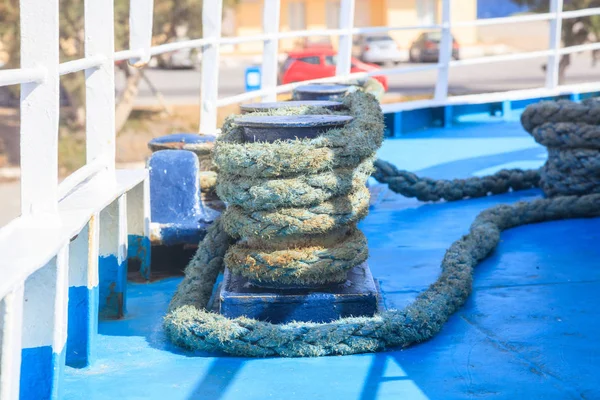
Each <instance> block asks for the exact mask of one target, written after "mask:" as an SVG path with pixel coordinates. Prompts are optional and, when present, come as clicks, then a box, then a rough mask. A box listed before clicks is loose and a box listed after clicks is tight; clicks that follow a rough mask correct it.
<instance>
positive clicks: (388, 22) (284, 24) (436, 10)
mask: <svg viewBox="0 0 600 400" xmlns="http://www.w3.org/2000/svg"><path fill="white" fill-rule="evenodd" d="M495 1H498V0H495ZM262 7H263V1H262V0H241V1H240V3H239V4H238V6H237V8H236V10H235V12H233V13H228V14H227V18H228V21H227V25H228V26H229V27H230V29H231V34H235V35H237V36H249V35H258V34H260V33H262ZM441 7H442V1H441V0H356V11H355V17H354V24H355V26H357V27H361V26H416V25H430V24H436V23H439V22H440V20H441V10H442V8H441ZM339 10H340V1H339V0H282V1H281V20H280V25H281V31H283V32H285V31H295V30H304V29H336V28H339ZM476 18H477V0H458V1H456V2H455V3H454V6H453V9H452V20H453V21H466V20H473V19H476ZM422 32H423V31H422V30H412V31H392V32H390V35H391V36H392V37H393V38H394V39H395V40H396V42H397V43H398V45H399V46H400V47H401V48H404V49H407V48H408V47H409V46H410V44H411V43H412V41H413V40H414V39H416V38H417V36H419V34H421V33H422ZM453 33H454V36H455V37H456V39H457V40H458V42H459V43H460V44H461V45H462V46H469V45H473V44H475V43H476V42H477V29H476V28H461V29H456V30H454V32H453ZM323 39H325V38H323V37H315V38H309V39H308V40H310V41H322V40H323ZM331 42H332V44H333V45H334V46H335V45H336V42H337V40H336V38H332V39H331ZM302 45H303V41H302V40H298V39H284V40H281V41H280V50H281V51H288V50H291V49H293V48H295V47H300V46H302ZM232 50H233V49H232ZM261 50H262V43H260V42H258V43H244V44H240V45H238V46H237V48H236V49H235V51H237V52H242V53H258V52H260V51H261Z"/></svg>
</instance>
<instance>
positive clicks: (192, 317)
mask: <svg viewBox="0 0 600 400" xmlns="http://www.w3.org/2000/svg"><path fill="white" fill-rule="evenodd" d="M528 110H529V111H526V112H525V113H524V117H523V121H524V122H523V126H525V127H526V129H528V130H529V131H530V132H531V133H532V135H533V136H534V138H536V140H537V141H538V142H540V143H542V144H544V145H547V146H549V147H550V152H549V153H550V156H549V160H548V162H547V164H546V165H545V167H544V168H543V169H542V172H541V173H540V172H539V171H537V170H531V171H522V170H503V171H500V172H498V173H496V174H493V175H491V176H489V177H483V178H469V179H464V180H453V181H443V180H439V181H436V180H432V179H428V178H418V177H417V176H416V175H414V174H411V173H409V172H407V171H400V170H398V169H397V168H395V167H394V166H393V165H391V164H389V163H387V162H385V161H382V160H378V161H376V162H375V168H376V171H375V174H374V176H375V177H376V178H377V179H378V180H379V181H381V182H385V183H387V184H388V185H389V186H390V188H391V189H392V190H394V191H398V192H400V193H402V194H404V195H405V196H410V197H417V198H419V199H420V200H425V201H437V200H440V199H446V200H459V199H461V198H465V197H482V196H486V195H488V194H498V193H503V192H506V191H508V190H521V189H527V188H532V187H537V186H538V185H540V182H541V185H542V188H543V189H544V191H545V192H546V194H547V195H550V196H554V195H557V194H561V196H556V197H551V198H545V199H539V200H535V201H532V202H518V203H515V204H513V205H498V206H495V207H491V208H489V209H487V210H485V211H483V212H481V213H480V214H479V215H478V216H477V217H476V219H475V221H474V222H473V223H472V225H471V226H470V229H469V232H468V233H467V234H466V235H464V236H463V237H462V238H460V239H459V240H457V241H455V242H454V243H453V244H452V245H451V246H450V248H449V249H448V250H447V251H446V253H445V255H444V258H443V260H442V263H441V275H440V276H439V278H438V279H437V280H436V281H435V282H434V283H433V284H432V285H430V286H429V287H428V288H427V289H426V290H425V291H424V292H422V293H421V294H419V295H418V296H417V298H416V300H415V301H414V302H413V303H412V304H410V305H408V306H407V307H405V308H404V309H402V310H388V311H384V312H381V313H379V314H377V315H375V316H374V317H370V318H369V317H360V318H343V319H339V320H337V321H334V322H330V323H321V324H319V323H288V324H280V325H276V324H271V323H268V322H261V321H257V320H252V319H248V318H244V317H241V318H235V319H228V318H226V317H224V316H222V315H219V314H216V313H213V312H211V311H209V310H208V309H207V307H208V305H209V301H210V297H211V294H212V291H213V288H214V284H215V282H216V279H217V277H218V275H219V273H220V272H221V271H222V270H223V268H224V265H225V260H226V259H228V258H229V263H230V264H231V265H235V264H236V263H237V264H245V265H244V268H246V272H247V273H248V275H247V276H251V274H252V268H253V267H254V265H250V264H249V263H248V259H252V260H253V262H256V260H258V261H259V262H262V263H263V266H272V267H275V268H273V270H274V271H277V272H276V273H278V274H283V275H285V274H287V273H288V271H286V270H285V267H283V268H282V263H280V262H279V260H277V261H275V262H274V261H273V259H272V257H278V256H280V254H279V253H277V252H278V251H279V250H278V249H270V250H269V251H268V252H263V251H262V249H261V248H260V246H257V242H256V241H255V242H253V243H252V244H251V245H250V246H247V243H246V242H237V243H236V244H234V243H235V241H236V240H237V239H238V238H240V237H249V236H252V235H253V234H255V233H256V232H255V231H253V229H256V227H257V226H259V227H260V230H261V232H260V234H259V235H258V236H255V237H259V238H268V239H271V240H272V241H273V242H274V243H280V242H281V243H283V242H285V240H298V239H299V238H301V237H303V236H306V235H320V234H324V233H326V232H330V231H331V227H334V226H346V228H345V229H347V231H345V233H344V232H341V233H339V235H347V237H349V238H353V245H354V249H356V250H357V252H356V253H355V254H350V255H348V254H345V255H341V256H338V257H340V258H344V257H350V258H353V259H354V258H359V259H360V257H361V256H360V255H357V254H360V251H359V250H360V248H366V246H362V242H361V241H362V240H363V238H364V236H362V237H361V236H360V235H359V234H357V233H356V232H360V231H357V230H356V231H355V230H353V229H351V224H352V223H353V222H355V221H357V220H358V219H360V218H362V217H363V216H364V215H366V212H367V207H368V193H366V194H365V193H362V194H361V191H356V190H354V191H351V192H350V194H348V195H346V196H338V197H334V198H332V199H331V200H325V199H326V198H327V196H325V197H323V198H322V200H320V201H321V202H320V203H318V204H317V205H315V206H313V207H306V208H300V209H297V208H288V209H282V208H275V209H271V208H270V206H268V204H269V202H268V201H265V202H264V203H260V204H263V206H264V207H259V208H261V209H260V210H254V211H252V212H249V211H248V210H246V209H245V208H244V207H243V206H244V204H242V203H243V201H241V202H240V204H237V205H234V206H230V207H229V208H228V210H227V212H226V213H225V214H224V215H223V216H222V217H221V218H219V219H218V220H217V221H215V223H214V224H213V225H212V226H211V227H210V228H209V230H208V233H207V235H206V237H205V239H204V240H203V241H202V242H201V243H200V246H199V248H198V251H197V253H196V256H195V257H194V259H193V260H192V262H191V263H190V264H189V265H188V267H187V268H186V272H185V274H186V276H185V278H184V280H183V281H182V283H181V284H180V285H179V287H178V289H177V292H176V294H175V296H174V297H173V300H172V301H171V304H170V306H169V312H168V314H167V316H166V317H165V320H164V327H165V330H166V333H167V336H168V337H169V339H170V340H171V341H172V342H174V343H175V344H177V345H179V346H182V347H185V348H188V349H191V350H202V351H222V352H225V353H227V354H231V355H235V356H250V357H267V356H281V357H311V356H326V355H348V354H357V353H365V352H374V351H380V350H384V349H387V348H390V347H398V346H400V347H405V346H409V345H411V344H414V343H418V342H422V341H424V340H427V339H429V338H431V337H432V336H433V335H435V334H436V333H437V332H439V331H440V330H441V328H442V326H443V324H444V323H445V322H446V321H447V320H448V318H449V317H450V316H451V315H452V314H453V313H454V312H455V311H456V310H457V309H458V308H459V307H461V306H462V305H463V304H464V302H465V300H466V299H467V297H468V296H469V294H470V293H471V291H472V282H473V271H474V268H475V266H476V265H477V264H478V263H479V262H480V261H481V260H483V259H484V258H485V257H487V255H489V254H490V252H491V251H493V250H494V248H495V247H496V246H497V245H498V243H499V241H500V234H501V232H502V231H503V230H506V229H510V228H514V227H517V226H520V225H525V224H531V223H538V222H544V221H552V220H559V219H567V218H588V217H598V216H600V193H594V194H585V195H583V196H577V194H583V193H586V192H585V191H586V190H587V191H588V192H593V191H598V190H599V188H600V182H599V181H598V172H599V171H600V170H599V169H597V168H596V166H597V163H596V159H595V158H594V157H597V153H598V148H599V147H598V142H599V136H598V134H597V133H596V132H598V131H599V130H598V129H596V128H594V127H593V126H591V125H586V124H593V123H600V106H599V103H598V102H593V101H588V102H587V103H585V104H584V105H583V106H580V105H576V106H574V105H571V104H566V103H564V102H563V103H560V104H558V105H555V104H550V105H544V104H542V103H540V105H535V106H532V107H530V108H528ZM305 111H306V110H305ZM572 118H578V119H580V121H578V122H572ZM548 121H550V123H548ZM230 132H231V134H235V129H232V130H230ZM353 137H354V138H356V137H357V136H356V135H355V136H353ZM342 138H343V135H340V136H338V137H337V138H335V137H334V138H333V141H328V140H327V139H325V140H323V142H312V143H310V145H306V144H307V143H303V144H302V143H301V144H298V146H299V147H298V151H299V152H298V153H294V154H295V155H296V156H298V155H300V158H301V160H300V162H299V163H293V162H290V163H289V166H290V169H291V172H289V171H288V172H289V173H290V174H291V175H290V176H293V175H294V174H298V173H299V171H300V170H301V168H300V167H298V165H299V164H301V165H302V168H311V171H312V172H313V173H315V174H319V173H324V174H326V173H327V171H328V170H331V169H335V168H344V167H347V166H351V165H358V164H359V163H360V162H362V161H363V160H364V159H365V157H368V156H369V154H368V152H367V153H365V152H362V153H360V154H361V155H360V156H357V155H356V154H352V153H351V152H349V151H347V149H341V150H340V148H341V147H338V146H341V144H342V141H341V139H342ZM233 142H235V140H234V141H233ZM315 143H318V144H319V145H315ZM323 143H325V144H326V145H325V146H321V144H323ZM581 147H584V148H583V149H582V148H581ZM224 148H226V149H227V150H226V151H225V152H222V153H221V154H220V155H218V154H217V156H216V157H233V158H231V160H232V162H231V163H230V164H228V165H226V166H225V168H224V170H225V171H224V173H225V174H226V175H227V174H230V175H231V177H232V179H234V178H233V177H234V176H252V177H261V178H269V177H280V176H281V172H282V165H281V163H279V164H277V163H275V160H277V159H279V158H280V157H286V156H290V154H292V153H290V151H292V150H293V149H292V147H287V145H283V146H279V147H278V146H275V147H272V148H267V149H266V150H265V148H262V149H261V148H260V147H259V146H246V147H244V146H238V145H236V144H235V143H233V144H232V146H225V147H224ZM275 153H277V154H275ZM371 153H372V151H371ZM236 157H239V158H236ZM226 159H227V158H224V159H223V160H226ZM285 160H287V159H286V158H284V164H285V162H286V161H285ZM242 167H244V168H247V169H242V170H240V171H239V173H238V175H235V174H234V171H235V168H242ZM295 168H298V169H295ZM573 168H575V170H573ZM286 171H287V169H286ZM221 172H222V171H221V170H220V173H221ZM552 174H555V175H552ZM589 175H591V178H590V177H589ZM323 176H325V175H323ZM565 177H566V178H565ZM571 178H572V179H575V181H573V182H572V181H570V180H569V179H571ZM584 178H585V179H587V180H588V183H589V186H587V187H578V186H577V185H581V184H582V181H581V180H582V179H584ZM219 179H220V177H219ZM565 179H566V180H565ZM303 184H306V182H303ZM560 185H562V186H560ZM250 186H252V185H250ZM258 186H261V185H258ZM284 186H285V185H283V186H280V187H279V188H281V187H284ZM309 186H311V187H314V186H313V185H310V184H309ZM554 188H556V190H554ZM363 189H364V187H363ZM227 190H230V189H227ZM242 190H248V193H249V191H250V189H249V188H247V189H242ZM261 190H267V191H268V190H273V186H269V185H268V184H267V185H266V186H264V187H262V188H261ZM365 190H366V189H365ZM565 194H575V195H565ZM250 195H251V196H253V194H250ZM243 196H244V195H243V194H242V195H241V197H240V199H244V198H247V199H251V197H243ZM271 196H272V193H270V194H269V195H268V196H265V197H264V198H265V199H266V198H269V199H270V198H271ZM257 198H260V195H257ZM282 198H286V197H285V196H283V197H282ZM364 199H366V204H367V206H364V205H363V203H364ZM323 200H325V201H323ZM260 201H263V200H260ZM282 201H283V200H282ZM336 201H341V202H342V203H340V204H337V203H335V202H336ZM307 204H310V201H309V202H308V203H307ZM257 207H258V206H257ZM250 208H252V207H250ZM263 208H264V209H263ZM228 213H229V214H228ZM231 213H234V214H235V213H237V214H235V217H231ZM340 218H342V219H340ZM344 218H345V219H344ZM322 223H325V225H323V226H321V224H322ZM230 235H232V236H230ZM361 235H362V234H361ZM305 240H307V243H310V241H311V240H312V239H311V238H307V239H305ZM315 240H316V241H319V240H321V238H319V237H316V239H315ZM348 240H349V239H348ZM259 242H260V240H259ZM284 245H285V243H284ZM284 248H285V246H284ZM306 249H310V247H309V246H307V247H306ZM314 250H315V251H314V252H313V253H312V254H311V255H310V256H307V254H302V255H299V257H298V258H297V259H293V260H292V263H296V265H295V267H294V268H295V270H296V271H298V270H304V271H309V272H307V273H311V272H310V270H311V267H312V266H314V265H317V267H316V268H315V270H314V271H312V272H314V273H315V275H316V276H320V275H321V273H320V272H319V271H321V270H319V268H320V266H319V265H320V264H319V262H320V261H321V259H322V258H323V259H327V258H328V257H329V256H330V255H331V254H332V252H335V251H337V250H338V249H337V248H336V247H335V246H332V247H331V248H330V249H328V250H327V251H329V252H330V253H327V252H324V253H323V252H322V250H320V249H314ZM350 250H351V249H350ZM311 251H312V249H311ZM364 254H365V255H364V257H366V253H364ZM285 255H286V256H289V255H290V253H289V252H288V253H287V254H285ZM311 257H314V258H311ZM313 260H314V263H311V261H313ZM307 261H308V262H307ZM290 265H291V264H290ZM238 272H239V271H238ZM311 279H314V278H311Z"/></svg>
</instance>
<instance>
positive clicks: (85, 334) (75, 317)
mask: <svg viewBox="0 0 600 400" xmlns="http://www.w3.org/2000/svg"><path fill="white" fill-rule="evenodd" d="M99 219H100V216H99V214H97V213H96V214H94V215H93V216H92V218H91V219H90V221H89V222H88V224H87V225H86V227H85V228H83V230H82V231H81V232H79V235H77V237H76V238H75V239H74V240H73V241H72V242H71V245H70V246H69V327H68V336H67V356H66V363H67V365H69V366H70V367H75V368H82V367H87V366H88V365H90V364H91V363H92V361H93V358H94V352H95V344H96V336H97V335H98V304H99V300H98V248H99V247H98V246H99V234H100V229H99V228H100V221H99Z"/></svg>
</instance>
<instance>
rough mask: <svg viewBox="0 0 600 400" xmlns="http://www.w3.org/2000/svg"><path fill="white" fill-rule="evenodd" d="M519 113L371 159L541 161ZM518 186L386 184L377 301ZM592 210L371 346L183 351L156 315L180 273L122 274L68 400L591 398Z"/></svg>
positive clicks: (411, 163)
mask: <svg viewBox="0 0 600 400" xmlns="http://www.w3.org/2000/svg"><path fill="white" fill-rule="evenodd" d="M545 154H546V152H545V149H543V148H542V147H540V146H538V145H536V144H535V143H534V142H533V140H532V139H531V138H530V137H529V136H528V135H527V134H526V133H525V132H524V131H523V130H522V128H521V127H520V124H519V123H518V122H516V121H515V122H502V121H494V120H491V119H481V120H471V121H467V122H463V123H460V124H456V125H454V126H453V128H449V129H441V128H440V129H429V130H427V131H422V132H417V133H412V134H408V135H404V136H402V138H397V139H390V140H388V141H386V143H385V144H384V147H383V148H382V149H381V151H380V157H381V158H383V159H386V160H389V161H392V162H394V163H396V164H397V165H398V166H399V167H401V168H407V169H410V170H413V171H418V172H419V173H421V174H423V175H428V176H432V177H439V178H452V177H466V176H470V175H481V174H486V173H490V172H494V171H495V170H497V169H500V168H504V167H523V168H532V167H537V166H539V165H541V164H542V163H543V162H544V160H545ZM540 195H541V192H540V191H537V190H529V191H524V192H518V193H511V194H506V195H500V196H494V197H488V198H485V199H476V200H465V201H460V202H454V203H439V204H425V203H420V202H418V201H416V200H412V199H406V198H403V197H401V196H399V195H396V194H394V193H391V192H389V191H384V192H383V193H381V194H380V195H379V196H378V197H377V201H376V203H375V204H374V206H373V207H372V209H371V213H370V215H369V216H368V217H367V218H366V219H365V221H364V222H362V223H361V228H362V229H363V230H364V232H365V233H366V235H367V237H368V239H369V246H370V250H371V257H370V260H369V264H370V267H371V269H372V271H373V275H374V276H375V278H376V279H377V280H378V281H379V283H380V285H381V288H382V290H383V294H384V301H385V304H386V305H387V306H388V307H402V306H404V305H405V304H407V303H408V302H409V301H411V300H412V299H414V298H415V296H416V295H417V294H418V293H419V292H420V291H421V290H423V289H425V288H426V287H427V286H428V285H429V284H430V283H431V282H433V281H434V280H435V279H436V277H437V275H438V273H439V266H440V262H441V259H442V256H443V254H444V252H445V250H446V248H447V247H448V246H450V244H451V243H452V242H453V241H454V240H456V239H458V238H459V237H460V236H461V235H462V234H464V233H465V232H466V231H467V229H468V227H469V225H470V223H471V221H472V220H473V219H474V217H475V216H476V214H477V213H478V212H480V211H482V210H484V209H485V208H487V207H490V206H492V205H495V204H499V203H513V202H515V201H518V200H531V199H534V198H537V197H540ZM599 265H600V218H596V219H590V220H571V221H560V222H551V223H544V224H538V225H531V226H526V227H520V228H516V229H512V230H510V231H507V232H505V233H504V234H503V236H502V242H501V244H500V245H499V247H498V249H497V250H496V252H495V253H493V255H492V256H491V257H489V258H488V259H487V260H485V261H484V262H483V263H481V264H480V266H479V267H478V268H477V272H476V276H475V289H474V292H473V295H472V296H471V297H470V299H469V300H468V302H467V304H466V305H465V307H463V308H462V309H461V310H460V311H459V312H458V313H456V314H455V315H454V316H453V317H452V318H451V319H450V321H449V322H448V323H447V324H446V326H445V327H444V329H443V331H442V332H441V333H440V334H439V335H438V336H436V337H435V338H434V339H432V340H430V341H429V342H426V343H423V344H420V345H417V346H413V347H411V348H407V349H403V350H401V349H397V350H393V351H388V352H385V353H379V354H365V355H357V356H347V357H326V358H315V359H278V358H274V359H244V358H233V357H227V356H221V357H219V356H216V355H214V354H194V355H192V354H189V353H186V352H183V351H181V350H179V349H177V348H175V347H174V346H172V345H170V344H168V343H167V342H165V338H164V335H163V333H162V330H161V318H162V316H163V315H164V312H165V310H166V307H167V304H168V302H169V300H170V298H171V296H172V294H173V292H174V291H175V288H176V286H177V284H178V282H179V281H180V279H179V278H171V279H167V280H164V281H160V282H155V283H151V284H134V283H132V284H130V285H129V287H128V305H127V310H128V314H127V316H126V318H125V319H124V320H121V321H106V322H101V323H100V324H99V332H100V336H99V338H98V346H99V349H98V355H97V362H96V363H95V364H94V365H93V366H92V367H89V368H86V369H73V368H67V371H66V378H65V388H64V398H65V399H90V400H92V399H109V398H110V399H112V398H122V399H169V400H176V399H244V400H249V399H261V400H262V399H268V398H269V399H286V400H291V399H303V400H304V399H360V400H369V399H411V400H412V399H426V398H429V399H467V398H486V399H538V398H544V399H580V398H585V399H598V398H600V380H599V379H598V376H600V343H599V341H598V338H600V318H599V317H600V312H599V311H598V307H599V305H600V268H598V266H599Z"/></svg>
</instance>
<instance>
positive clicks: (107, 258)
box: [98, 195, 127, 319]
mask: <svg viewBox="0 0 600 400" xmlns="http://www.w3.org/2000/svg"><path fill="white" fill-rule="evenodd" d="M98 270H99V275H100V284H99V292H100V295H99V296H100V311H99V313H100V317H101V318H107V319H114V318H122V317H123V316H124V315H125V312H126V300H127V299H126V289H127V197H126V195H122V196H120V197H119V198H118V199H117V200H115V201H114V202H113V203H112V204H110V205H109V206H108V207H106V208H105V209H104V210H102V212H101V213H100V256H99V259H98Z"/></svg>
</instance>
